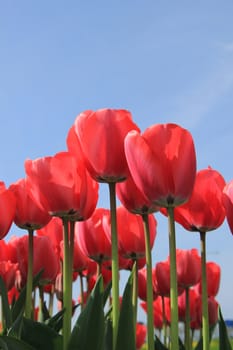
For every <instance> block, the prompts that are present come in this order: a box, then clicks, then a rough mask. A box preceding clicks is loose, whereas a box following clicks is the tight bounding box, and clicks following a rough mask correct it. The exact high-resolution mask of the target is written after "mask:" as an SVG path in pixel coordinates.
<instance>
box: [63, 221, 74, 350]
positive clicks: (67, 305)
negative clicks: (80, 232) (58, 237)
mask: <svg viewBox="0 0 233 350" xmlns="http://www.w3.org/2000/svg"><path fill="white" fill-rule="evenodd" d="M63 242H64V248H63V249H64V253H63V256H64V259H63V307H64V309H65V313H64V318H63V329H62V333H63V350H66V349H67V345H68V341H69V337H70V334H71V318H72V277H71V276H72V266H73V265H71V251H70V234H69V220H68V218H63Z"/></svg>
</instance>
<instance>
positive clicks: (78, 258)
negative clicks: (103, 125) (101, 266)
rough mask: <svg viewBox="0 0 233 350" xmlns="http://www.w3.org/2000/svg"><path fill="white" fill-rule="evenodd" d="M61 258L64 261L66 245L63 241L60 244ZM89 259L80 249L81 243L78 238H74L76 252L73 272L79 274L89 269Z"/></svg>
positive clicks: (74, 253)
mask: <svg viewBox="0 0 233 350" xmlns="http://www.w3.org/2000/svg"><path fill="white" fill-rule="evenodd" d="M60 248H61V249H60V252H61V253H60V256H61V259H62V260H63V258H64V256H63V254H64V243H63V241H61V244H60ZM88 260H89V259H88V257H87V256H86V255H85V254H84V253H83V252H82V250H81V249H80V243H79V241H78V239H77V237H75V238H74V252H73V270H74V271H77V272H81V271H83V270H85V269H86V268H87V267H88Z"/></svg>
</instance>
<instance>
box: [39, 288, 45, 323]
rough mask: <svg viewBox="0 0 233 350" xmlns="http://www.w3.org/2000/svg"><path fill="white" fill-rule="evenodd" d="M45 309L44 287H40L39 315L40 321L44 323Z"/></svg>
mask: <svg viewBox="0 0 233 350" xmlns="http://www.w3.org/2000/svg"><path fill="white" fill-rule="evenodd" d="M43 307H44V291H43V287H42V286H39V315H38V321H39V322H42V323H43V322H44V315H43Z"/></svg>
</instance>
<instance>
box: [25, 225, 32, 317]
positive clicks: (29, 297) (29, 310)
mask: <svg viewBox="0 0 233 350" xmlns="http://www.w3.org/2000/svg"><path fill="white" fill-rule="evenodd" d="M32 285H33V229H28V270H27V286H26V305H25V317H26V318H32V311H33V310H32Z"/></svg>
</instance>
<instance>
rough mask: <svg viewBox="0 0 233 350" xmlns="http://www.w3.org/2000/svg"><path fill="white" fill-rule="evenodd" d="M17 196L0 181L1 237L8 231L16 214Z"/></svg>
mask: <svg viewBox="0 0 233 350" xmlns="http://www.w3.org/2000/svg"><path fill="white" fill-rule="evenodd" d="M15 205H16V203H15V197H14V195H13V194H12V193H11V191H10V190H9V189H6V187H5V184H4V182H3V181H0V215H1V220H0V239H2V238H4V237H5V236H6V234H7V233H8V231H9V229H10V227H11V225H12V222H13V220H14V216H15Z"/></svg>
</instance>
